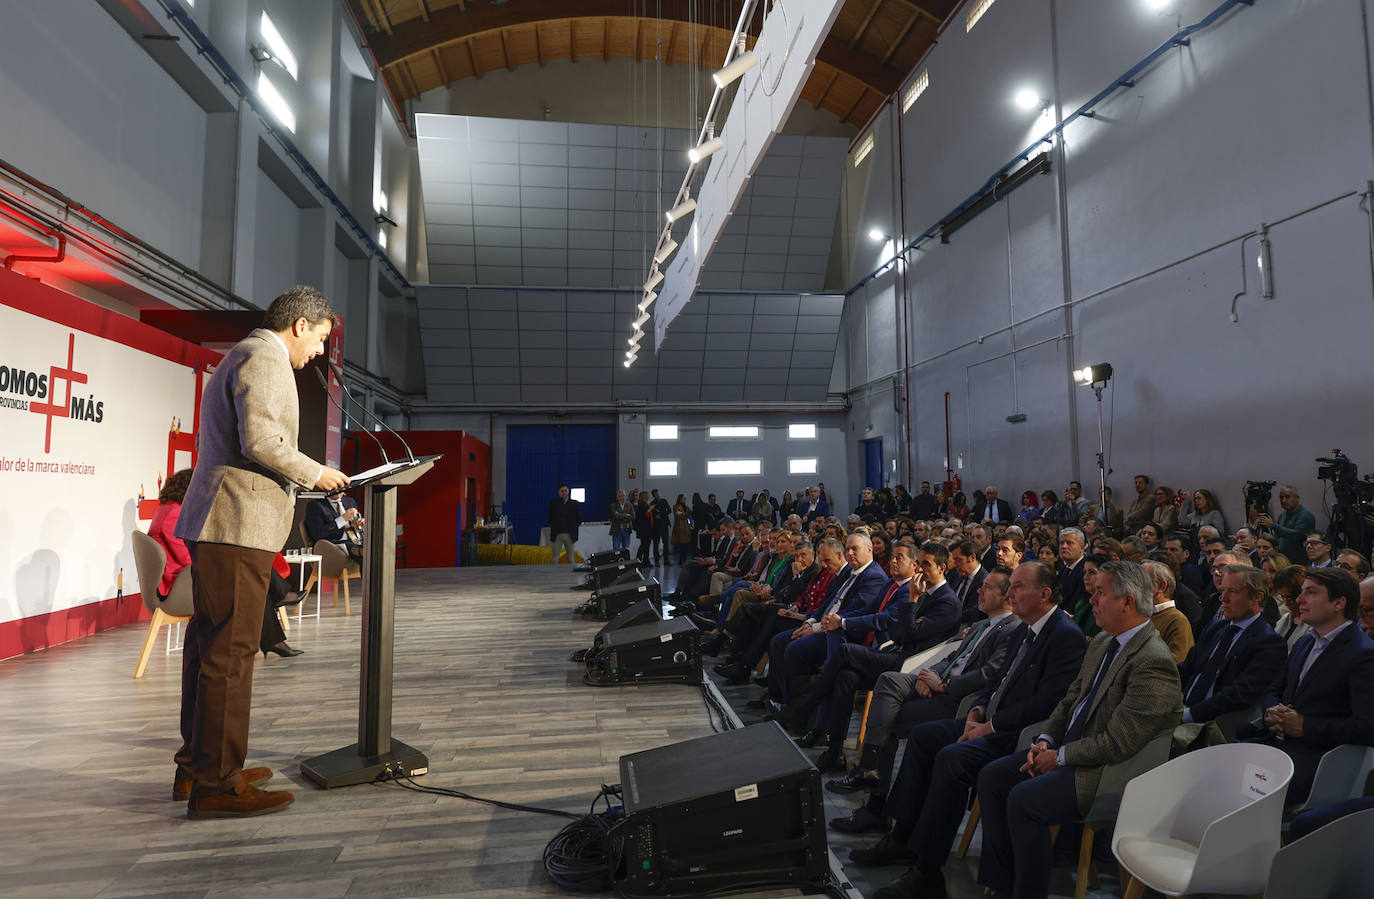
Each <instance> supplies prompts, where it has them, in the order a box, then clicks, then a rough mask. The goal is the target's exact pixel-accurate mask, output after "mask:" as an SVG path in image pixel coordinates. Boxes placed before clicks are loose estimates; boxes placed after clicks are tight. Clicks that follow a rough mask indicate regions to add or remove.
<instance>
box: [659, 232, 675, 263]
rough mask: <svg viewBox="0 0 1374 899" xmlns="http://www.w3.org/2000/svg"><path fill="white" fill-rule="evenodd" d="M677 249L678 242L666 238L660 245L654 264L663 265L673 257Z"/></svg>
mask: <svg viewBox="0 0 1374 899" xmlns="http://www.w3.org/2000/svg"><path fill="white" fill-rule="evenodd" d="M676 249H677V241H675V240H673V239H672V238H671V237H665V238H664V239H663V242H662V243H661V244H659V245H658V250H657V251H656V252H655V253H654V262H657V263H658V264H659V265H662V264H663V263H664V260H666V259H667V258H668V257H669V256H671V255H673V251H674V250H676Z"/></svg>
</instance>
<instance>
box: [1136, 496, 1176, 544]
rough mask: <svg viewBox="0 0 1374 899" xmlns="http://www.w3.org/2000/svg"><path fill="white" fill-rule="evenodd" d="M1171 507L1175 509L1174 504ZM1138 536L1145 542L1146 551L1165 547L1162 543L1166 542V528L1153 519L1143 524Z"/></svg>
mask: <svg viewBox="0 0 1374 899" xmlns="http://www.w3.org/2000/svg"><path fill="white" fill-rule="evenodd" d="M1169 508H1170V509H1173V506H1170V507H1169ZM1136 536H1137V537H1139V538H1140V542H1141V543H1144V544H1145V551H1146V552H1147V553H1151V552H1154V551H1155V550H1157V549H1162V548H1163V546H1162V544H1163V543H1164V529H1163V528H1161V527H1160V526H1159V525H1158V524H1156V523H1155V522H1153V521H1147V522H1145V523H1144V524H1143V525H1141V526H1140V533H1139V534H1137V535H1136Z"/></svg>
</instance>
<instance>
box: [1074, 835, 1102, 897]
mask: <svg viewBox="0 0 1374 899" xmlns="http://www.w3.org/2000/svg"><path fill="white" fill-rule="evenodd" d="M1096 835H1097V831H1095V830H1094V829H1093V826H1092V825H1091V824H1084V825H1083V838H1082V839H1081V840H1079V841H1078V878H1077V879H1076V880H1075V881H1074V884H1073V899H1083V897H1084V896H1086V895H1087V893H1088V868H1089V867H1091V865H1092V860H1093V840H1094V838H1095V837H1096Z"/></svg>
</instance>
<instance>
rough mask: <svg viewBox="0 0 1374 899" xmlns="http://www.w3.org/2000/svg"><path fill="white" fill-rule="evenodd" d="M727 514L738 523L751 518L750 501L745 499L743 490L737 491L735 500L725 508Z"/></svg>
mask: <svg viewBox="0 0 1374 899" xmlns="http://www.w3.org/2000/svg"><path fill="white" fill-rule="evenodd" d="M725 514H726V515H729V516H730V517H731V518H733V519H735V520H736V521H739V520H740V519H742V518H748V517H749V500H747V499H745V498H744V491H743V490H736V491H735V498H734V499H732V500H730V502H729V504H728V505H727V506H726V507H725Z"/></svg>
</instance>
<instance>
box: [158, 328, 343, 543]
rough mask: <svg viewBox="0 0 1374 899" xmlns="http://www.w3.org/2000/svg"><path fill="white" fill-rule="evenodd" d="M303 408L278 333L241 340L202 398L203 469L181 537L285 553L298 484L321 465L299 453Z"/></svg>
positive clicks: (187, 504)
mask: <svg viewBox="0 0 1374 899" xmlns="http://www.w3.org/2000/svg"><path fill="white" fill-rule="evenodd" d="M299 430H300V404H299V399H298V397H297V395H296V377H295V375H294V374H293V372H292V369H291V362H290V360H289V359H288V358H287V356H286V352H285V351H284V350H283V349H282V346H281V344H280V343H279V342H278V341H277V338H276V337H275V336H273V334H272V333H271V332H270V331H266V330H263V329H258V330H256V331H254V332H253V333H251V334H249V335H248V336H247V337H245V338H244V339H243V340H241V341H239V342H238V343H237V344H236V345H235V346H234V348H233V349H231V350H230V351H229V353H228V355H226V356H225V357H224V359H223V360H222V361H221V362H220V364H219V366H218V367H217V368H216V369H215V373H214V374H213V375H211V376H210V382H209V383H208V384H207V385H206V386H205V394H204V396H203V398H202V400H201V411H200V431H199V433H197V434H196V452H197V459H196V470H195V474H194V475H192V476H191V485H190V486H189V487H188V488H187V489H186V499H185V500H183V501H182V504H181V516H180V518H179V519H178V521H177V528H176V535H177V536H178V537H180V538H182V539H183V540H196V541H201V542H205V543H227V544H231V545H233V546H243V547H247V548H249V549H262V550H267V551H268V552H277V551H278V550H280V549H281V548H282V546H284V545H285V544H286V538H287V534H288V532H289V531H290V530H291V519H292V514H293V511H294V508H295V501H296V500H295V495H296V486H297V485H299V486H301V487H313V486H314V485H315V482H316V480H317V479H318V478H319V476H320V463H318V462H316V461H315V460H314V459H311V458H310V457H309V456H307V455H305V454H304V453H302V452H300V451H299V450H297V449H296V438H297V435H298V433H299Z"/></svg>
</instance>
